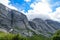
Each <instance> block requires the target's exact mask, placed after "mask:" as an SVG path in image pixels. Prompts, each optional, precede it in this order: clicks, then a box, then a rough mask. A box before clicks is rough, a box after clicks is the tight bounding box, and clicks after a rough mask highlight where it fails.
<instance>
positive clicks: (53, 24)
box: [45, 20, 60, 30]
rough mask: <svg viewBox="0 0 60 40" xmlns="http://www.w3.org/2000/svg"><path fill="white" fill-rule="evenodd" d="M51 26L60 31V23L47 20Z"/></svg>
mask: <svg viewBox="0 0 60 40" xmlns="http://www.w3.org/2000/svg"><path fill="white" fill-rule="evenodd" d="M45 21H46V22H47V23H48V24H49V25H50V26H52V27H53V28H54V29H56V30H58V29H60V23H59V22H57V21H53V20H45Z"/></svg>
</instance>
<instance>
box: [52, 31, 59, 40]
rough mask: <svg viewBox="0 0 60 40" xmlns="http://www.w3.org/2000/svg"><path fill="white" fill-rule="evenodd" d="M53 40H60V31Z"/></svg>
mask: <svg viewBox="0 0 60 40" xmlns="http://www.w3.org/2000/svg"><path fill="white" fill-rule="evenodd" d="M51 39H52V40H60V30H58V31H57V32H56V33H55V34H54V35H53V36H52V38H51Z"/></svg>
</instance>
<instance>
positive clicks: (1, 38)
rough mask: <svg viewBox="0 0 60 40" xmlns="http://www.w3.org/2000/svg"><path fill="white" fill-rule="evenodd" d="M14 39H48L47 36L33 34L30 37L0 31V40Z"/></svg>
mask: <svg viewBox="0 0 60 40" xmlns="http://www.w3.org/2000/svg"><path fill="white" fill-rule="evenodd" d="M15 39H18V40H49V38H47V37H44V36H42V35H34V36H32V37H23V36H21V35H16V34H11V33H4V32H0V40H15Z"/></svg>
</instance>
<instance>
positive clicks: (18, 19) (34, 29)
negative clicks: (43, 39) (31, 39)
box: [0, 4, 60, 37]
mask: <svg viewBox="0 0 60 40" xmlns="http://www.w3.org/2000/svg"><path fill="white" fill-rule="evenodd" d="M58 29H60V23H59V22H56V21H52V20H42V19H40V18H35V19H32V20H31V21H29V20H28V19H27V17H26V15H24V14H23V13H21V12H18V11H16V10H12V9H10V8H8V7H6V6H4V5H2V4H0V31H5V32H10V33H20V34H22V35H24V36H32V35H34V34H38V35H39V34H41V35H44V36H47V37H50V36H51V35H53V33H54V32H55V31H56V30H58Z"/></svg>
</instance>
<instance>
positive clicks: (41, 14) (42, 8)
mask: <svg viewBox="0 0 60 40" xmlns="http://www.w3.org/2000/svg"><path fill="white" fill-rule="evenodd" d="M30 7H31V8H33V10H28V13H26V15H27V17H28V19H33V18H42V19H44V20H45V19H47V18H50V16H49V14H48V13H51V12H52V10H51V8H50V5H49V4H48V3H46V2H45V1H42V2H38V3H32V4H31V5H30Z"/></svg>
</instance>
